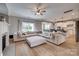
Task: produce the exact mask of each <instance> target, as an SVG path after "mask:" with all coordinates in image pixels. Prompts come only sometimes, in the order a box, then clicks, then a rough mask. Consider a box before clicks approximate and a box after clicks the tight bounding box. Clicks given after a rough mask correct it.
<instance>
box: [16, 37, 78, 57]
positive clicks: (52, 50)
mask: <svg viewBox="0 0 79 59" xmlns="http://www.w3.org/2000/svg"><path fill="white" fill-rule="evenodd" d="M73 38H74V36H71V37H68V38H67V41H66V42H64V43H63V44H61V45H59V46H57V45H55V44H52V43H49V42H47V43H46V44H43V45H40V46H37V47H34V48H30V47H29V46H28V44H27V43H26V41H19V42H16V43H15V47H16V56H76V55H77V48H76V47H77V46H76V41H75V40H74V39H73Z"/></svg>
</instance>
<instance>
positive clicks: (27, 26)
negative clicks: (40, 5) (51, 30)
mask: <svg viewBox="0 0 79 59" xmlns="http://www.w3.org/2000/svg"><path fill="white" fill-rule="evenodd" d="M32 31H34V23H27V22H22V32H32Z"/></svg>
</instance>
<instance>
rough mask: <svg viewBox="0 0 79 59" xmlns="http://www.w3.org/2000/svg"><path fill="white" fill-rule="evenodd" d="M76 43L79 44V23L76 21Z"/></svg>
mask: <svg viewBox="0 0 79 59" xmlns="http://www.w3.org/2000/svg"><path fill="white" fill-rule="evenodd" d="M76 42H79V21H76Z"/></svg>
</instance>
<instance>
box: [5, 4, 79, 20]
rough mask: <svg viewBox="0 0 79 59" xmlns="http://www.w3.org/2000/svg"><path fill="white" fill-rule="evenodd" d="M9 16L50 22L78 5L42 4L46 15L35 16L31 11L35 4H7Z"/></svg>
mask: <svg viewBox="0 0 79 59" xmlns="http://www.w3.org/2000/svg"><path fill="white" fill-rule="evenodd" d="M6 5H7V7H8V12H9V15H11V16H18V17H24V18H30V19H35V20H39V19H40V20H42V19H43V20H47V21H52V20H53V19H54V18H55V17H58V16H60V15H63V14H64V11H67V10H70V9H77V8H79V4H78V3H43V4H42V6H45V7H46V13H44V15H43V16H36V15H35V13H34V12H33V11H32V10H33V8H34V7H35V5H37V4H35V3H7V4H6Z"/></svg>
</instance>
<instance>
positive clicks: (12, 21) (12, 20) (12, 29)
mask: <svg viewBox="0 0 79 59" xmlns="http://www.w3.org/2000/svg"><path fill="white" fill-rule="evenodd" d="M9 25H10V26H9V34H10V35H12V34H14V33H16V32H17V31H18V18H17V17H14V16H9Z"/></svg>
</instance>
